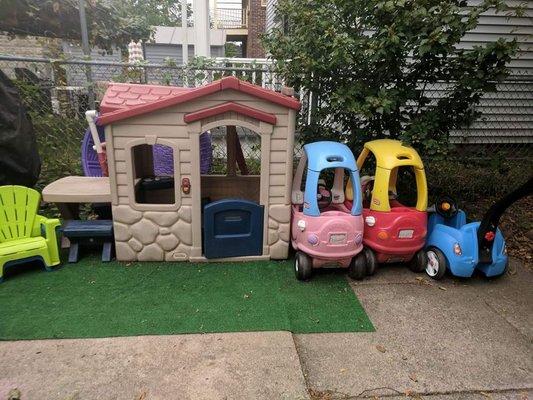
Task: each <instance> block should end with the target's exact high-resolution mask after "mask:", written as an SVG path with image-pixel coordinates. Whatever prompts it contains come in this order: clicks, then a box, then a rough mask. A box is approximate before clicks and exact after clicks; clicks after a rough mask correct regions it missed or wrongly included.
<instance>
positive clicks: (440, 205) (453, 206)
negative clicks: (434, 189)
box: [435, 195, 459, 218]
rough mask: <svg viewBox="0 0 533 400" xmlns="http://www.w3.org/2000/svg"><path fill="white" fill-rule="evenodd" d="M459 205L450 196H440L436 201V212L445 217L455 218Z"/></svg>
mask: <svg viewBox="0 0 533 400" xmlns="http://www.w3.org/2000/svg"><path fill="white" fill-rule="evenodd" d="M458 211H459V207H458V206H457V202H456V201H455V200H454V199H453V198H452V197H450V196H447V195H444V196H439V197H438V198H437V201H436V202H435V212H436V213H437V214H439V215H440V216H441V217H444V218H453V217H455V215H457V212H458Z"/></svg>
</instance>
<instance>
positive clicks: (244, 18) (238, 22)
mask: <svg viewBox="0 0 533 400" xmlns="http://www.w3.org/2000/svg"><path fill="white" fill-rule="evenodd" d="M211 20H212V22H213V27H214V28H218V29H245V28H247V27H248V9H247V8H243V9H240V8H216V9H214V10H211Z"/></svg>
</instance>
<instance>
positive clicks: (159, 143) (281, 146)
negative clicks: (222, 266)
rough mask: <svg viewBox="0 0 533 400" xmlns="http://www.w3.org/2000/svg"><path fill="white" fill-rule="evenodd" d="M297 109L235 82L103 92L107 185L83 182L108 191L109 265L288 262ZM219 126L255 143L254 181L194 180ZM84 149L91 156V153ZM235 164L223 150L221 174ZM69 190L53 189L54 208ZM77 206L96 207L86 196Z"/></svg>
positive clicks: (248, 177) (49, 193)
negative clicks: (206, 137)
mask: <svg viewBox="0 0 533 400" xmlns="http://www.w3.org/2000/svg"><path fill="white" fill-rule="evenodd" d="M299 108H300V103H299V102H298V101H297V100H296V99H294V98H292V97H290V96H286V95H284V94H281V93H276V92H274V91H271V90H267V89H264V88H261V87H259V86H256V85H252V84H249V83H246V82H243V81H240V80H238V79H237V78H234V77H226V78H223V79H221V80H218V81H215V82H212V83H209V84H207V85H205V86H202V87H199V88H192V89H189V88H176V87H168V86H152V85H136V84H118V83H111V84H110V85H109V86H108V88H107V90H106V92H105V94H104V97H103V99H102V102H101V106H100V115H99V117H98V119H97V124H98V126H100V127H105V143H104V142H103V143H104V146H102V147H103V150H102V149H101V148H98V143H96V147H97V148H96V150H97V152H98V153H100V151H104V150H105V154H106V162H107V168H108V174H109V177H108V178H107V177H105V176H104V177H96V178H94V177H93V178H91V179H98V181H96V182H93V185H94V189H95V190H102V189H104V188H105V186H106V185H108V186H109V197H108V199H109V202H110V203H111V207H112V215H113V228H114V237H115V249H116V257H117V259H118V260H121V261H133V260H139V261H162V260H167V261H180V260H191V261H204V260H208V259H225V260H234V259H270V258H272V259H284V258H287V256H288V250H289V238H290V231H289V224H290V195H291V192H290V187H291V180H292V162H293V156H292V155H293V145H294V127H295V121H296V113H297V111H298V109H299ZM220 126H227V127H230V126H241V127H245V128H248V129H250V130H252V131H253V132H255V133H257V134H258V135H259V136H260V147H261V159H260V173H259V174H256V175H253V174H240V175H237V174H232V173H231V169H228V171H229V172H228V173H227V174H225V175H213V174H209V175H206V174H204V173H203V172H204V171H203V170H202V165H205V157H207V156H209V157H210V156H211V154H210V152H205V151H204V152H202V151H201V149H202V142H201V136H202V134H203V133H204V132H208V131H210V130H211V129H214V128H216V127H220ZM230 135H231V130H230V129H228V136H230ZM98 139H100V138H98ZM98 139H97V140H98ZM233 139H235V137H234V136H233ZM228 140H231V138H229V137H228ZM237 140H238V138H237ZM98 141H99V140H98ZM100 145H101V144H100ZM85 147H86V148H87V149H88V150H87V154H90V151H89V150H91V148H92V146H91V144H90V143H87V144H86V145H85ZM228 149H229V147H228ZM163 152H164V154H165V156H164V157H162V158H161V157H160V158H159V161H158V154H159V155H160V154H162V153H163ZM206 153H207V155H206ZM230 153H231V154H230ZM236 153H237V154H236ZM232 157H233V159H230V158H232ZM235 158H238V152H235V151H232V152H230V151H228V165H230V164H233V165H234V164H235ZM101 159H102V157H100V159H98V157H97V161H98V162H101ZM237 161H239V160H238V159H237ZM94 163H95V159H94V155H93V156H92V164H93V165H94ZM164 166H166V167H165V168H163V167H164ZM167 167H168V168H167ZM104 175H105V174H104ZM71 178H73V177H71ZM76 178H84V177H76ZM69 182H70V183H73V181H72V180H70V181H69ZM69 182H67V181H63V182H62V192H61V198H62V203H63V204H68V202H69V200H68V198H69V196H74V197H75V196H79V195H80V192H79V191H76V192H77V193H75V189H74V188H73V190H72V192H69V190H68V188H67V187H66V185H68V184H69ZM82 182H83V180H79V182H78V184H79V185H82ZM54 184H55V187H54ZM50 186H51V188H50V187H48V188H46V189H45V191H44V192H43V195H44V194H45V193H46V196H45V197H46V198H48V199H50V198H54V199H57V198H58V196H57V193H55V192H56V190H55V189H57V188H58V186H59V185H58V182H55V183H53V184H52V185H50ZM73 186H74V185H73ZM65 189H66V190H65ZM83 201H87V202H97V200H96V199H94V200H91V196H90V193H87V195H86V196H84V197H83ZM98 201H101V198H100V200H98ZM236 243H238V245H235V244H236Z"/></svg>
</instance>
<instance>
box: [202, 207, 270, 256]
mask: <svg viewBox="0 0 533 400" xmlns="http://www.w3.org/2000/svg"><path fill="white" fill-rule="evenodd" d="M263 209H264V207H263V206H260V205H258V204H256V203H254V202H251V201H248V200H229V199H228V200H219V201H215V202H213V203H209V204H207V205H206V206H205V207H204V215H203V222H204V229H203V236H204V237H203V239H204V240H203V244H204V255H205V257H206V258H223V257H239V256H256V255H261V254H263V215H264V214H263Z"/></svg>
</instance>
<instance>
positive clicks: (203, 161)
mask: <svg viewBox="0 0 533 400" xmlns="http://www.w3.org/2000/svg"><path fill="white" fill-rule="evenodd" d="M97 128H98V136H99V137H100V141H101V142H104V141H105V133H104V127H102V126H98V125H97ZM93 146H94V141H93V138H92V136H91V131H90V130H89V128H87V129H86V130H85V136H84V137H83V141H82V143H81V166H82V168H83V173H84V174H85V176H102V169H101V168H100V164H99V162H98V157H97V155H96V151H95V150H94V149H93ZM153 154H154V173H155V175H156V176H164V175H166V176H170V175H174V165H173V164H172V149H171V148H170V147H168V146H164V145H159V144H156V145H155V146H154V153H153ZM212 162H213V150H212V148H211V135H210V134H209V132H204V133H202V134H201V135H200V173H201V174H208V173H209V172H210V170H211V164H212Z"/></svg>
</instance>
